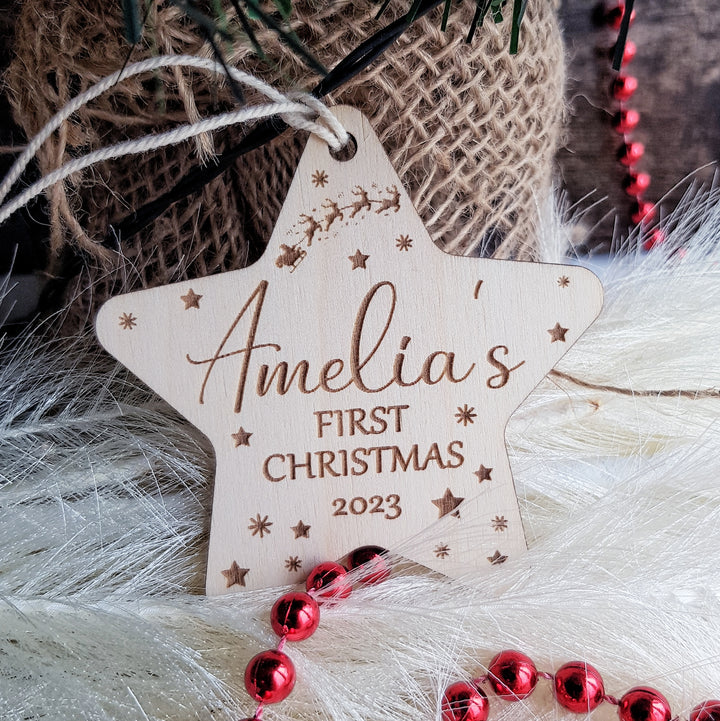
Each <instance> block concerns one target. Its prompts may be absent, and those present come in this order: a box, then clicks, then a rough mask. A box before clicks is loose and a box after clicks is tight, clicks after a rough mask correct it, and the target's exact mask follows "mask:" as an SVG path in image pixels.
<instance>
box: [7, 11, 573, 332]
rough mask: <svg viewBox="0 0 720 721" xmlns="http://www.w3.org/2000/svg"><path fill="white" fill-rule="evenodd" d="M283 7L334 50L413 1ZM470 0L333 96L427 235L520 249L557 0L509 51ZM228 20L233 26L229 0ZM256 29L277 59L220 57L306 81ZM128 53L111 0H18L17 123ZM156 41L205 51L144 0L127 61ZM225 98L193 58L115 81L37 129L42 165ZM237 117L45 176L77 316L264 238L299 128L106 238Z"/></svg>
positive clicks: (33, 121) (511, 251)
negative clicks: (72, 255) (477, 24)
mask: <svg viewBox="0 0 720 721" xmlns="http://www.w3.org/2000/svg"><path fill="white" fill-rule="evenodd" d="M293 6H294V13H295V17H296V20H295V22H294V28H295V30H296V31H297V33H298V35H299V36H300V37H301V39H302V40H303V41H304V42H305V43H306V44H307V45H308V46H309V47H310V48H311V49H312V50H313V52H314V53H315V54H316V55H317V56H318V57H319V58H320V59H321V60H322V61H323V62H324V63H325V64H326V65H327V66H332V65H334V64H335V63H336V62H338V61H339V60H340V59H341V58H342V57H344V56H345V54H346V53H348V52H349V51H350V50H351V49H353V48H354V47H355V46H357V45H358V44H359V43H360V42H361V41H362V40H363V39H365V38H366V37H368V36H369V35H370V34H371V33H372V32H374V31H375V30H377V29H378V28H380V27H381V26H382V25H384V24H385V23H387V22H388V21H389V20H390V19H392V17H393V14H392V13H395V16H397V15H398V14H399V13H400V12H401V11H402V10H403V9H406V8H407V6H408V3H407V2H404V1H403V0H395V1H394V2H393V3H391V11H392V12H391V13H389V14H387V15H386V16H384V17H383V19H382V20H381V21H376V20H375V19H374V14H375V12H376V10H377V5H376V4H375V3H372V2H369V1H362V2H352V0H335V2H328V1H327V0H326V1H323V2H320V1H319V0H315V1H312V0H296V1H295V2H294V3H293ZM474 7H475V3H474V2H469V0H467V1H466V2H463V3H461V4H460V5H459V7H458V8H457V9H456V11H455V12H454V13H453V15H452V16H451V22H450V27H449V28H448V30H447V32H444V33H443V32H441V31H440V29H439V24H440V23H439V21H440V18H439V11H438V12H435V13H433V14H431V15H429V16H428V17H426V18H424V19H422V20H420V21H418V22H416V23H415V24H414V26H413V27H412V28H411V29H410V30H409V31H408V32H407V33H406V34H405V35H403V36H402V37H401V38H400V40H399V41H398V42H397V43H396V44H395V45H393V46H392V47H391V48H390V49H389V50H388V51H387V52H386V53H385V55H384V56H383V58H382V59H381V60H380V61H378V62H376V63H375V64H374V65H373V66H372V67H371V68H370V69H369V70H367V71H366V72H363V73H362V74H361V75H359V76H358V77H357V78H355V79H353V80H352V81H351V82H350V83H348V84H347V86H345V87H344V88H343V89H342V90H341V91H339V92H338V93H336V94H335V96H333V97H332V98H331V99H330V102H341V103H349V104H352V105H354V106H356V107H358V108H360V109H361V110H363V112H364V113H366V114H367V115H368V116H369V117H370V119H371V122H372V124H373V126H374V127H375V129H376V132H377V133H378V135H379V136H380V139H381V141H382V142H383V144H384V146H385V148H386V150H387V152H388V153H389V155H390V158H391V161H392V163H393V165H394V167H395V168H396V169H397V171H398V174H399V175H400V178H401V179H402V180H403V183H404V184H405V186H406V188H407V189H408V191H409V193H410V195H411V197H412V199H413V202H414V203H415V206H416V207H417V209H418V211H419V213H420V215H421V216H422V218H423V219H424V221H425V223H426V225H427V227H428V230H429V232H430V234H431V236H432V237H433V238H434V239H435V240H436V242H438V243H439V244H440V245H441V246H443V247H444V248H445V249H446V250H448V251H451V252H482V253H485V254H489V253H492V254H494V255H495V256H496V257H500V258H509V257H513V258H518V259H530V258H532V255H533V247H534V230H535V225H536V220H537V204H538V200H539V199H541V198H542V196H543V195H544V194H546V193H547V192H548V190H549V186H550V179H551V169H552V159H553V156H554V154H555V151H556V148H557V144H558V139H559V133H560V124H561V115H562V110H563V81H564V77H563V68H564V63H563V52H562V44H561V39H560V34H559V30H558V26H557V21H556V17H555V3H554V2H547V1H546V0H530V2H529V3H528V7H527V12H526V16H525V19H524V22H523V31H522V34H521V43H520V52H519V54H518V55H516V56H511V55H510V54H509V52H508V46H509V32H510V22H509V18H506V20H505V21H504V22H503V23H501V24H499V25H495V24H493V23H492V22H490V21H489V20H488V21H486V23H485V25H484V26H483V27H482V28H480V29H479V30H478V32H477V34H476V37H475V39H474V41H473V42H472V43H471V44H466V43H465V42H464V39H465V34H466V31H467V27H468V23H469V21H470V18H471V16H472V12H473V10H474ZM508 15H509V13H508ZM228 22H229V24H230V26H233V24H234V21H233V17H232V15H229V16H228ZM259 38H260V41H261V43H262V45H263V46H264V48H265V50H266V53H267V54H268V55H269V57H270V58H271V59H272V62H271V64H268V63H265V62H260V61H258V60H257V58H256V57H255V56H254V55H253V54H252V53H250V52H249V51H248V49H247V47H246V46H245V45H243V44H242V43H240V42H238V44H237V45H236V46H235V47H234V48H231V49H228V48H225V49H226V51H227V54H228V59H229V60H230V61H231V62H232V63H234V64H236V65H238V66H239V67H241V68H243V69H246V70H249V71H251V72H253V73H256V74H258V75H260V76H262V77H263V78H264V79H266V80H269V81H270V82H271V83H273V84H274V85H275V86H276V87H279V88H281V89H284V90H291V89H292V90H294V89H298V88H302V89H306V88H308V87H310V86H311V85H312V84H314V82H316V80H317V77H316V76H315V75H313V74H312V73H311V72H310V71H308V70H307V69H306V68H305V67H304V66H303V65H302V64H301V63H300V62H299V61H298V59H297V58H296V57H295V56H294V55H293V54H292V53H291V52H290V51H289V50H288V49H287V48H286V47H285V46H283V45H282V44H281V43H279V42H278V41H277V39H276V38H275V37H274V35H272V34H271V33H268V32H264V33H260V35H259ZM127 52H128V48H127V45H126V43H125V41H124V40H123V37H122V20H121V16H120V3H114V2H112V3H111V2H107V0H106V2H87V1H86V0H24V2H23V4H22V9H21V15H20V17H19V19H18V23H17V30H16V41H15V59H14V61H13V62H12V64H11V67H10V69H9V71H8V73H7V76H6V85H7V90H8V92H9V95H10V98H11V101H12V103H13V108H14V112H15V116H16V118H17V121H18V123H19V124H20V125H21V126H22V127H23V128H24V129H25V131H26V132H27V133H28V135H30V134H33V133H35V132H36V131H37V130H38V129H39V128H40V127H41V126H42V125H43V124H44V123H45V122H46V121H47V120H48V119H49V117H50V116H51V115H52V114H53V113H54V112H55V111H56V110H57V109H58V108H59V107H61V106H62V105H63V104H64V103H65V102H67V100H68V99H70V98H71V97H72V96H74V95H75V94H77V93H78V92H80V91H82V90H83V89H85V88H86V87H88V86H89V85H91V84H92V83H93V82H95V81H96V80H97V79H99V78H100V77H102V76H104V75H106V74H109V73H111V72H113V71H115V70H116V69H117V68H119V67H120V66H121V65H122V63H123V61H124V60H125V57H126V55H127ZM159 52H174V53H179V52H190V53H201V54H204V55H208V56H209V55H210V52H209V49H208V48H207V47H206V46H204V45H203V44H202V43H201V41H200V40H199V39H198V35H197V33H196V31H195V29H194V27H193V26H192V24H191V23H189V22H188V21H187V19H186V18H185V17H184V16H183V15H182V13H181V12H180V11H178V10H177V9H176V8H175V7H172V6H166V5H163V4H159V5H157V6H155V7H154V8H153V9H152V11H151V13H150V16H149V20H148V28H147V30H146V32H145V36H144V40H143V42H142V44H141V46H140V47H138V48H137V49H136V50H135V52H134V53H133V55H132V60H139V59H141V58H142V57H147V56H151V55H153V54H157V53H159ZM248 100H249V101H250V102H252V100H253V98H252V97H249V98H248ZM232 102H233V100H232V97H231V95H230V93H229V92H228V89H227V88H226V87H225V86H224V85H223V84H222V83H218V82H217V81H216V80H214V79H211V78H209V77H208V76H206V75H204V74H202V73H200V72H197V71H196V72H192V73H190V72H183V71H179V70H178V71H168V72H166V73H159V74H158V76H157V77H147V78H134V79H131V80H128V81H123V82H121V83H120V84H118V86H117V87H116V88H115V89H114V90H113V91H112V92H111V93H108V94H107V95H105V96H103V97H102V98H99V99H98V100H96V101H93V103H92V104H91V106H90V107H88V108H86V109H84V110H83V111H81V112H79V113H78V114H77V115H76V116H75V117H74V118H73V119H72V120H71V121H69V122H67V123H66V124H65V125H64V126H63V128H61V130H60V131H58V133H56V134H55V136H54V137H53V138H51V139H50V140H49V141H48V142H47V143H46V145H45V146H44V148H43V149H42V151H41V153H40V155H39V161H40V167H41V170H42V171H43V172H47V171H50V170H52V169H54V168H56V167H57V166H59V165H60V164H61V163H62V162H63V161H65V160H67V159H68V158H69V157H71V156H73V155H76V154H78V153H80V152H86V151H87V150H89V149H94V148H96V147H100V146H101V145H107V144H110V143H112V142H117V141H119V140H124V139H127V138H130V137H138V136H140V135H144V134H146V133H147V132H151V131H156V130H161V129H166V128H168V127H171V126H173V125H174V124H176V123H177V122H179V121H187V120H188V119H190V120H193V119H195V118H197V117H198V116H205V115H208V114H210V113H212V112H215V111H218V110H220V109H224V108H227V107H229V106H231V105H232ZM241 132H242V131H240V130H236V131H230V132H227V133H223V134H217V135H216V137H214V138H208V137H205V138H203V139H201V140H198V141H194V142H192V143H187V144H185V145H183V146H178V147H176V148H174V149H168V150H163V151H158V152H155V153H151V154H148V155H146V156H143V157H141V158H137V157H136V158H130V159H126V160H120V161H115V162H113V163H110V164H106V165H102V166H99V167H97V168H96V169H94V170H92V171H88V172H86V173H85V174H83V176H82V177H79V178H73V179H72V181H71V182H69V183H67V184H66V185H65V186H64V187H60V186H56V187H55V188H54V189H53V190H52V191H51V192H50V193H49V203H50V214H51V233H52V236H51V242H52V249H53V252H54V253H55V254H58V253H60V252H61V251H63V250H64V249H67V248H72V249H74V250H75V251H78V252H79V253H80V254H81V256H82V258H83V264H82V267H81V271H80V273H79V275H78V276H77V277H76V278H75V279H74V281H73V282H72V283H71V286H70V290H69V298H71V299H72V303H73V311H72V318H73V324H74V325H75V326H80V325H83V324H84V323H85V322H86V321H87V320H88V319H90V318H91V317H92V315H93V311H94V309H95V307H96V305H97V303H99V302H100V301H102V300H104V299H105V298H106V297H107V296H109V295H110V294H113V293H117V292H121V291H127V290H132V289H136V288H141V287H149V286H152V285H159V284H162V283H167V282H169V281H175V280H181V279H184V278H191V277H197V276H200V275H207V274H209V273H213V272H218V271H221V270H228V269H232V268H238V267H242V266H243V265H244V264H245V263H246V261H247V258H248V249H249V247H255V248H257V247H261V245H262V244H263V243H264V242H266V241H267V239H268V238H269V236H270V234H271V232H272V228H273V225H274V223H275V219H276V218H277V215H278V212H279V210H280V207H281V205H282V200H283V198H284V196H285V194H286V192H287V188H288V186H289V183H290V180H291V178H292V171H293V168H294V165H295V163H296V162H297V157H298V155H299V153H300V151H301V149H302V145H303V138H302V137H300V136H299V134H297V133H295V134H290V135H288V136H287V137H285V138H283V139H281V140H279V141H276V142H274V143H272V144H270V145H268V146H266V147H264V148H262V149H260V150H258V151H255V152H253V153H252V154H250V155H248V156H246V157H245V158H243V159H241V160H240V161H238V163H237V164H236V167H235V168H234V169H233V170H232V171H229V172H227V173H225V174H224V175H223V176H222V177H221V178H219V179H217V180H215V181H213V182H212V183H210V184H209V185H208V186H207V187H206V188H205V189H204V191H203V192H202V193H200V194H198V195H197V196H195V197H192V198H189V199H187V200H184V201H181V202H179V203H177V204H175V205H174V206H173V207H172V208H171V209H170V210H169V211H167V212H166V213H165V214H164V215H163V216H162V217H161V218H159V219H158V220H157V221H155V222H154V223H153V225H152V226H151V227H148V228H146V229H145V230H144V231H142V232H141V233H139V234H138V235H136V236H135V237H132V238H127V239H124V238H120V239H117V240H118V243H117V246H116V247H115V248H112V247H108V244H107V242H105V244H103V240H104V239H105V236H106V232H107V227H108V224H109V222H111V221H112V220H113V219H117V218H119V217H123V216H124V215H126V214H127V212H128V211H129V210H130V209H131V208H135V207H138V206H140V205H142V204H143V203H145V202H147V201H148V200H150V199H152V198H154V197H157V196H158V195H160V194H161V193H162V192H164V191H165V190H166V189H168V188H169V187H170V186H172V185H173V184H174V183H175V182H177V180H178V179H179V178H180V177H182V176H183V174H184V173H185V172H186V171H187V170H188V169H189V168H191V167H193V166H194V165H195V164H196V163H197V162H198V160H202V161H204V162H212V153H213V152H214V151H220V150H222V149H223V148H224V147H226V146H228V145H230V144H231V143H233V142H235V141H237V139H238V137H239V136H240V135H241Z"/></svg>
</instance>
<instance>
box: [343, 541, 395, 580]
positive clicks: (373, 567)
mask: <svg viewBox="0 0 720 721" xmlns="http://www.w3.org/2000/svg"><path fill="white" fill-rule="evenodd" d="M385 553H387V551H386V550H385V549H384V548H381V547H380V546H361V547H360V548H356V549H355V550H354V551H353V552H352V553H350V554H349V555H348V557H347V566H348V568H349V569H351V570H352V569H354V568H360V567H361V566H362V567H363V568H366V569H367V571H368V573H366V574H365V575H363V576H361V577H360V583H381V582H382V581H384V580H385V579H386V578H387V577H388V576H389V575H390V566H389V564H388V562H387V561H386V560H385V556H384V555H383V554H385Z"/></svg>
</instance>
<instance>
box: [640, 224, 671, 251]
mask: <svg viewBox="0 0 720 721" xmlns="http://www.w3.org/2000/svg"><path fill="white" fill-rule="evenodd" d="M666 240H667V236H666V235H665V231H664V230H663V229H662V228H655V229H654V230H653V231H652V232H651V233H650V235H649V236H647V237H646V238H645V240H644V241H643V245H642V247H643V250H652V249H653V248H657V247H658V245H662V244H663V243H664V242H665V241H666Z"/></svg>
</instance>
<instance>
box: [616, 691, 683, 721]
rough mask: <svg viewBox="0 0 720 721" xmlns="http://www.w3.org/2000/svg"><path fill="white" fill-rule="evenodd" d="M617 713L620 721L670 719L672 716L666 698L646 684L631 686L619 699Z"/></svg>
mask: <svg viewBox="0 0 720 721" xmlns="http://www.w3.org/2000/svg"><path fill="white" fill-rule="evenodd" d="M618 715H619V716H620V721H670V719H671V718H672V713H671V712H670V704H669V703H668V700H667V699H666V698H665V697H664V696H663V695H662V694H661V693H660V692H659V691H656V690H655V689H654V688H649V687H648V686H636V687H635V688H631V689H630V690H629V691H628V692H627V693H626V694H625V695H624V696H623V697H622V698H621V699H620V704H619V706H618Z"/></svg>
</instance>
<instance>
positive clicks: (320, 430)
mask: <svg viewBox="0 0 720 721" xmlns="http://www.w3.org/2000/svg"><path fill="white" fill-rule="evenodd" d="M335 112H336V114H337V117H338V118H339V120H340V122H341V123H343V125H344V126H345V127H346V128H347V130H348V131H349V132H350V133H352V134H353V136H354V137H355V138H356V140H357V143H358V149H357V153H356V155H355V156H354V157H353V158H352V159H350V160H344V161H341V160H336V159H334V158H333V157H331V155H330V153H329V152H328V148H327V146H326V145H325V144H324V143H323V142H322V141H321V140H318V139H316V138H314V137H311V138H310V140H309V141H308V145H307V147H306V149H305V152H304V154H303V156H302V158H301V160H300V163H299V165H298V168H297V171H296V174H295V178H294V180H293V183H292V186H291V188H290V191H289V193H288V196H287V200H286V202H285V205H284V206H283V209H282V211H281V213H280V216H279V218H278V221H277V225H276V227H275V231H274V233H273V236H272V238H271V239H270V241H269V244H268V247H267V250H266V251H265V255H264V256H263V257H262V258H261V259H260V260H259V261H258V262H257V263H255V264H254V265H252V266H250V267H249V268H246V269H244V270H238V271H233V272H229V273H224V274H221V275H215V276H211V277H208V278H199V279H194V280H192V281H187V282H183V283H177V284H174V285H170V286H166V287H162V288H154V289H150V290H143V291H139V292H136V293H130V294H126V295H123V296H120V297H117V298H113V299H111V300H109V301H108V302H107V303H106V304H105V305H104V306H103V308H102V309H101V311H100V313H99V315H98V319H97V333H98V337H99V338H100V341H101V343H102V344H103V345H104V346H105V348H107V349H108V350H109V351H110V352H111V353H112V354H113V355H115V356H116V357H117V358H118V359H119V360H120V361H121V362H123V363H124V364H125V365H126V366H128V367H129V368H130V369H131V370H132V371H133V372H135V373H136V374H137V375H138V376H139V377H140V378H141V379H142V380H143V381H144V382H145V383H147V384H148V385H149V386H150V387H151V388H152V389H154V390H155V391H156V392H157V393H159V394H160V395H161V396H162V397H163V398H165V399H166V400H167V401H168V402H169V403H170V404H172V405H173V406H174V407H175V408H177V409H178V410H179V411H180V412H181V413H182V414H183V415H184V416H185V417H186V418H188V419H189V420H190V422H192V423H193V424H194V425H196V426H197V427H198V428H199V429H200V430H202V431H203V432H204V433H205V434H206V435H207V436H208V437H209V438H210V440H211V442H212V444H213V446H214V449H215V454H216V464H217V465H216V478H215V496H214V503H213V515H212V525H211V533H210V544H209V551H208V571H207V584H206V588H207V592H208V594H211V595H215V594H221V593H227V592H234V591H238V592H241V591H242V590H244V589H246V588H247V589H252V588H262V587H267V586H275V585H282V584H285V583H287V576H288V565H287V564H288V563H290V561H292V563H291V565H292V566H293V567H295V565H296V564H295V560H294V559H297V561H298V564H299V563H300V559H302V568H303V569H309V568H312V567H313V566H314V565H316V564H317V563H320V562H323V561H327V560H331V559H335V558H340V557H342V556H344V555H345V554H347V553H348V552H350V551H351V550H353V549H354V548H357V547H358V546H362V545H366V544H372V545H378V546H383V547H386V548H389V549H390V550H392V551H396V552H397V553H399V554H401V555H404V556H405V557H407V558H410V559H411V560H413V561H416V562H418V563H421V564H423V565H425V566H427V567H429V568H431V569H434V570H437V571H439V572H442V573H445V574H447V575H450V576H457V575H461V574H467V573H469V572H472V571H475V572H478V573H481V572H482V573H502V572H503V571H502V563H503V562H504V561H505V559H506V558H512V557H514V556H516V555H518V554H519V553H522V552H523V551H524V549H525V540H524V536H523V532H522V523H521V520H520V516H519V512H518V505H517V498H516V495H515V491H514V487H513V482H512V476H511V474H510V467H509V463H508V459H507V454H506V451H505V444H504V437H503V436H504V428H505V425H506V423H507V420H508V418H509V417H510V414H511V413H512V412H513V410H515V408H517V407H518V405H519V404H520V403H521V402H522V400H523V399H524V398H525V397H526V396H527V395H528V393H529V392H530V391H531V390H532V389H533V388H534V387H535V386H536V385H537V384H538V383H539V382H540V380H541V379H542V378H543V377H544V376H545V375H546V374H547V373H548V371H549V370H550V369H551V368H552V367H553V366H554V365H555V364H556V363H557V362H558V360H559V359H560V358H561V357H562V355H563V354H564V353H566V352H567V350H568V348H570V346H571V345H572V344H573V343H574V342H575V341H576V340H577V339H578V337H579V336H580V334H581V333H582V332H583V331H584V330H585V328H587V326H588V325H589V324H590V323H591V322H592V321H593V320H594V319H595V317H596V316H597V314H598V313H599V311H600V308H601V304H602V289H601V286H600V283H599V282H598V280H597V279H596V278H595V276H594V275H592V274H591V273H590V272H589V271H587V270H585V269H583V268H580V267H572V266H558V265H554V266H553V265H540V264H535V263H518V262H509V261H497V260H490V259H479V258H467V257H459V256H452V255H448V254H445V253H443V252H442V251H440V250H439V249H438V248H436V247H435V245H434V244H433V242H432V241H431V239H430V237H429V235H428V233H427V231H426V230H425V228H424V226H423V224H422V221H421V220H420V217H419V216H418V215H417V213H416V212H415V210H414V209H413V207H412V205H411V203H410V200H409V198H408V196H407V194H406V193H405V191H404V190H403V188H402V184H401V182H400V180H399V179H398V177H397V175H396V174H395V171H394V170H393V169H392V167H391V165H390V162H389V161H388V159H387V157H386V155H385V153H384V152H383V150H382V147H381V145H380V143H379V141H378V139H377V137H376V136H375V134H374V133H373V131H372V128H371V127H370V125H369V124H368V122H367V120H366V119H365V118H364V117H363V116H362V115H361V114H360V113H359V112H357V111H356V110H353V109H351V108H346V107H341V108H337V109H335ZM318 178H321V179H322V181H323V182H314V180H313V179H315V181H317V180H318ZM405 238H407V239H412V246H410V245H409V242H408V243H405V241H403V243H404V245H402V246H399V245H398V239H405ZM399 247H402V248H403V252H398V248H399ZM410 247H411V250H408V248H410ZM558 278H562V279H567V282H565V281H564V280H563V282H562V283H559V282H558ZM200 299H202V302H200ZM118 318H120V319H121V322H119V321H118ZM123 318H131V319H132V326H131V331H132V332H129V328H130V325H131V324H130V321H129V320H128V321H125V322H124V324H121V323H122V319H123ZM137 319H141V322H140V321H137ZM548 334H549V335H548ZM247 429H251V430H252V433H250V432H248V431H247ZM250 436H252V439H250ZM491 473H492V476H490V474H491ZM489 518H496V519H502V522H503V524H502V525H503V529H502V533H498V532H497V530H496V528H497V524H495V526H493V524H491V523H489V522H488V519H489ZM298 519H302V520H298ZM310 529H312V532H309V531H310ZM439 548H442V549H452V552H451V553H450V552H448V553H445V552H443V553H438V549H439ZM298 567H299V566H298Z"/></svg>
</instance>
